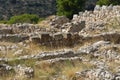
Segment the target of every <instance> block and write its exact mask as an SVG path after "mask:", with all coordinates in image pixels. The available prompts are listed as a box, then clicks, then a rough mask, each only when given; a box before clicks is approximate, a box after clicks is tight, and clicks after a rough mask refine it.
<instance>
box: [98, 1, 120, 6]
mask: <svg viewBox="0 0 120 80" xmlns="http://www.w3.org/2000/svg"><path fill="white" fill-rule="evenodd" d="M97 4H98V5H101V6H102V5H110V4H112V5H120V0H99V1H98V2H97Z"/></svg>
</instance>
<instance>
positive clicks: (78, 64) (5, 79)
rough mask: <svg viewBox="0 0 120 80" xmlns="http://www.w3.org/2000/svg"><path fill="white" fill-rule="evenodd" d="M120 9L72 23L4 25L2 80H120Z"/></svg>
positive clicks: (1, 28) (0, 61)
mask: <svg viewBox="0 0 120 80" xmlns="http://www.w3.org/2000/svg"><path fill="white" fill-rule="evenodd" d="M119 21H120V6H112V5H110V6H102V7H100V6H96V7H95V9H94V11H85V12H79V15H77V14H75V15H74V16H73V19H72V20H69V19H67V18H65V17H63V16H62V17H57V16H53V17H51V18H48V19H46V20H45V21H43V22H41V23H40V24H36V25H35V24H27V23H24V24H12V25H7V24H1V25H0V80H120V44H119V43H120V28H119V27H120V24H119V23H120V22H119Z"/></svg>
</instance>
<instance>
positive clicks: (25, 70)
mask: <svg viewBox="0 0 120 80" xmlns="http://www.w3.org/2000/svg"><path fill="white" fill-rule="evenodd" d="M14 69H15V72H16V77H17V78H20V77H22V78H24V77H27V78H32V77H34V70H33V69H32V68H31V67H26V66H21V65H18V66H16V67H14Z"/></svg>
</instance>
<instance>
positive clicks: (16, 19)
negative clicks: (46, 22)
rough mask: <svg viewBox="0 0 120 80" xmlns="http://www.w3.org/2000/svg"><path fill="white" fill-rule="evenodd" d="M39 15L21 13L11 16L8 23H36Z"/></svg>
mask: <svg viewBox="0 0 120 80" xmlns="http://www.w3.org/2000/svg"><path fill="white" fill-rule="evenodd" d="M38 21H39V17H38V16H37V15H35V14H22V15H18V16H13V17H11V18H10V20H9V21H8V24H15V23H34V24H35V23H38Z"/></svg>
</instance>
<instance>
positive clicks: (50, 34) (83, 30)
mask: <svg viewBox="0 0 120 80" xmlns="http://www.w3.org/2000/svg"><path fill="white" fill-rule="evenodd" d="M119 10H120V6H112V5H110V6H102V7H100V6H98V5H97V6H96V7H95V9H94V11H85V12H79V14H75V15H73V19H72V20H69V19H68V18H66V17H64V16H61V17H58V16H56V17H54V18H53V19H51V20H50V22H49V23H48V24H50V27H48V28H43V27H40V26H39V25H37V24H36V25H34V24H28V23H24V24H12V25H7V24H1V25H0V41H10V42H22V41H25V40H29V41H31V42H34V43H39V44H40V45H45V46H57V45H59V46H62V45H65V46H73V45H75V44H78V43H79V42H80V41H81V40H85V39H84V36H86V35H88V36H91V35H90V33H87V32H91V31H95V30H100V31H102V30H104V28H105V26H106V24H108V23H109V22H110V20H112V19H114V18H116V17H117V19H118V21H119V20H120V11H119ZM105 35H106V34H105Z"/></svg>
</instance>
